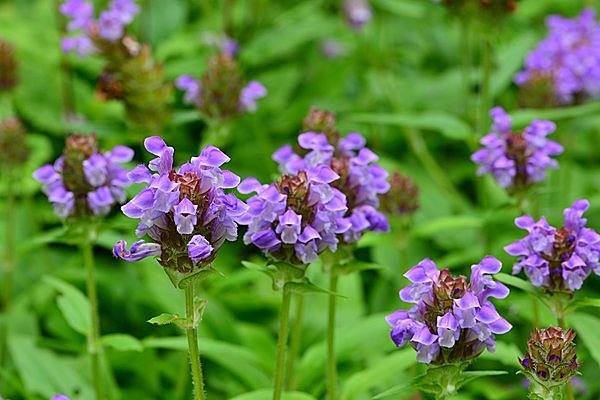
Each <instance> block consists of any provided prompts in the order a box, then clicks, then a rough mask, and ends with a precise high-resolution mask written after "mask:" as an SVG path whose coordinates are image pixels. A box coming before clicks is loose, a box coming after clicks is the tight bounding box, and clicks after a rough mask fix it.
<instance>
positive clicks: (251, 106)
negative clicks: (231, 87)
mask: <svg viewBox="0 0 600 400" xmlns="http://www.w3.org/2000/svg"><path fill="white" fill-rule="evenodd" d="M266 95H267V89H266V88H265V87H264V86H263V85H262V83H260V82H258V81H250V83H248V84H247V85H246V86H245V87H244V88H242V91H241V92H240V108H241V109H242V111H248V112H254V111H256V108H257V105H256V101H257V100H258V99H261V98H263V97H265V96H266Z"/></svg>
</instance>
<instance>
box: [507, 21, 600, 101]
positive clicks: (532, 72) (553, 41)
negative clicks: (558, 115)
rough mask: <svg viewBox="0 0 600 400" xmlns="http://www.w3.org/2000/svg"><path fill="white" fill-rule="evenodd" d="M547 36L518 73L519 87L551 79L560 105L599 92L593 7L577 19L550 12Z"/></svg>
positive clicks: (598, 28) (599, 35) (598, 37)
mask: <svg viewBox="0 0 600 400" xmlns="http://www.w3.org/2000/svg"><path fill="white" fill-rule="evenodd" d="M546 26H547V27H548V29H549V33H548V36H547V37H546V38H545V39H544V40H542V41H541V42H540V43H539V44H538V45H537V47H536V48H535V49H534V50H533V51H532V52H531V53H530V54H529V55H528V56H527V58H526V60H525V69H524V70H523V71H521V72H519V73H517V74H516V75H515V82H516V83H517V85H519V86H526V85H529V84H536V82H543V81H549V82H550V83H551V86H552V88H553V92H554V93H553V94H554V97H555V100H556V102H557V103H559V104H572V103H574V102H576V101H578V100H580V99H581V98H582V97H592V98H596V97H598V96H599V95H600V24H599V23H598V22H597V21H596V18H595V13H594V10H593V9H585V10H584V11H583V12H582V13H581V15H579V16H578V17H576V18H572V19H569V18H564V17H562V16H559V15H550V16H548V17H547V18H546Z"/></svg>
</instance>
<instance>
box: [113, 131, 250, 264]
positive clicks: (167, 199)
mask: <svg viewBox="0 0 600 400" xmlns="http://www.w3.org/2000/svg"><path fill="white" fill-rule="evenodd" d="M144 146H145V148H146V150H148V151H149V152H150V153H152V154H154V155H155V156H157V157H156V158H155V159H153V160H151V161H150V162H149V163H148V167H146V166H143V165H139V166H138V167H136V168H134V169H133V170H132V171H131V172H130V173H129V178H130V179H131V181H134V182H138V183H145V184H146V185H147V187H146V188H145V189H143V190H142V191H141V192H139V193H138V194H137V195H136V196H135V197H134V198H133V199H131V200H130V201H129V202H128V203H127V204H125V205H124V206H123V207H121V210H122V211H123V213H124V214H125V215H127V216H128V217H130V218H135V219H139V220H140V222H139V224H138V227H137V229H136V235H137V236H138V237H142V236H144V235H146V234H147V235H148V236H150V238H152V240H153V241H154V242H155V243H145V242H144V241H139V242H137V243H136V244H134V246H132V248H131V250H130V251H129V252H128V251H127V249H126V248H125V247H124V246H125V243H124V242H123V241H120V242H118V243H117V244H116V245H115V248H114V255H115V256H116V257H118V258H121V259H123V260H126V261H137V260H140V259H142V258H144V257H148V256H157V255H159V256H160V259H159V262H160V263H161V265H162V266H163V267H165V268H166V269H169V270H174V271H178V272H180V273H184V274H185V273H189V272H193V271H194V270H197V269H198V268H202V267H204V266H206V265H209V264H210V263H211V262H212V260H213V259H214V257H215V255H216V252H217V251H218V249H219V248H220V247H221V245H222V244H223V242H224V241H225V240H230V241H232V240H235V239H236V238H237V225H238V222H239V221H240V220H241V219H242V218H243V216H244V215H245V212H246V210H247V208H248V207H247V206H246V204H244V203H243V202H242V201H241V200H239V199H238V198H236V197H235V196H234V195H233V194H226V193H225V192H224V190H223V189H230V188H234V187H236V186H237V185H238V183H239V178H238V177H237V176H236V175H235V174H233V173H231V172H230V171H227V170H222V169H221V168H220V166H221V165H222V164H224V163H226V162H227V161H229V157H227V156H226V155H225V154H224V153H223V152H221V150H219V149H217V148H216V147H214V146H207V147H205V148H204V149H203V150H202V152H201V153H200V155H199V156H198V157H193V158H192V159H191V160H190V162H188V163H185V164H183V165H181V166H180V167H179V168H178V169H173V153H174V149H173V148H172V147H170V146H167V144H166V143H165V142H164V140H163V139H162V138H160V137H158V136H152V137H149V138H147V139H146V140H145V141H144ZM136 246H138V247H136ZM143 246H146V247H143Z"/></svg>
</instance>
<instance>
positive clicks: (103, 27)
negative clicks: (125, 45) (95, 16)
mask: <svg viewBox="0 0 600 400" xmlns="http://www.w3.org/2000/svg"><path fill="white" fill-rule="evenodd" d="M124 33H125V25H124V23H123V20H122V16H121V14H120V13H118V12H116V11H112V10H110V11H104V12H103V13H101V14H100V19H99V20H98V35H99V36H100V37H101V38H102V39H104V40H107V41H109V42H115V41H117V40H119V39H120V38H121V37H122V36H123V34H124Z"/></svg>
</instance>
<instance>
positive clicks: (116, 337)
mask: <svg viewBox="0 0 600 400" xmlns="http://www.w3.org/2000/svg"><path fill="white" fill-rule="evenodd" d="M100 341H101V342H102V345H103V346H105V347H111V348H113V349H115V350H118V351H143V350H144V345H143V344H142V342H141V341H140V340H139V339H137V338H135V337H133V336H131V335H126V334H124V333H111V334H108V335H104V336H102V337H101V338H100Z"/></svg>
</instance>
